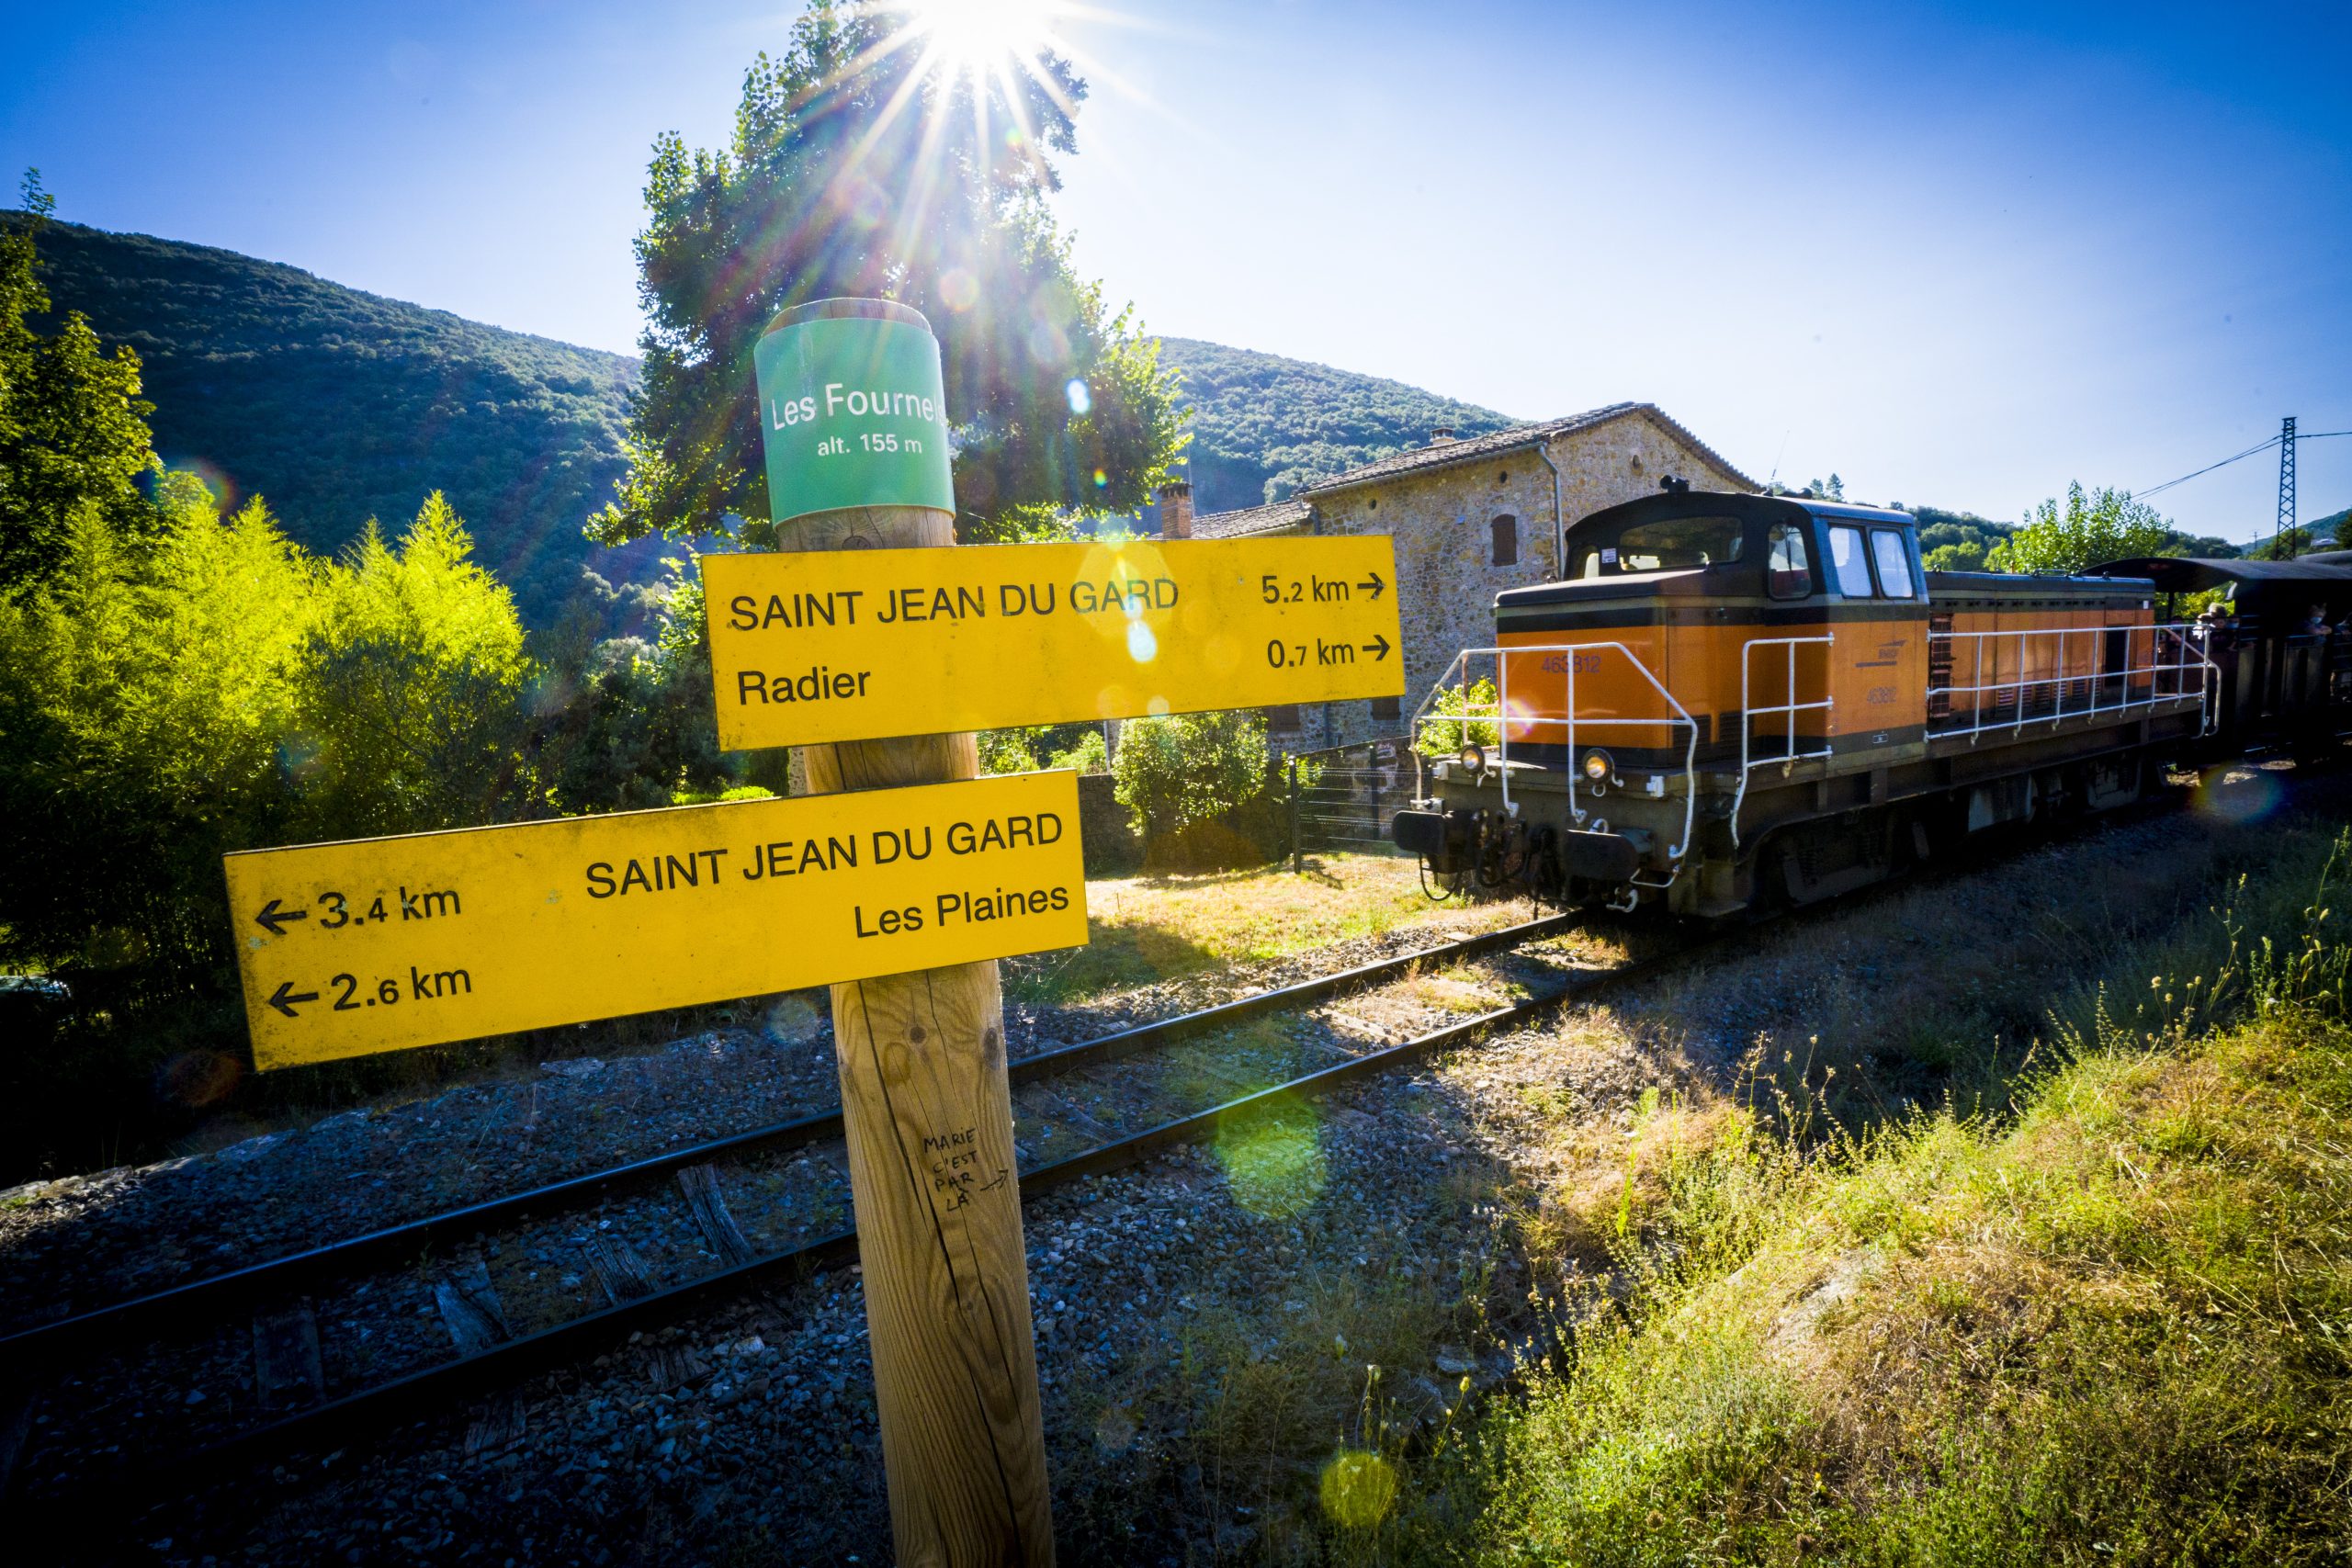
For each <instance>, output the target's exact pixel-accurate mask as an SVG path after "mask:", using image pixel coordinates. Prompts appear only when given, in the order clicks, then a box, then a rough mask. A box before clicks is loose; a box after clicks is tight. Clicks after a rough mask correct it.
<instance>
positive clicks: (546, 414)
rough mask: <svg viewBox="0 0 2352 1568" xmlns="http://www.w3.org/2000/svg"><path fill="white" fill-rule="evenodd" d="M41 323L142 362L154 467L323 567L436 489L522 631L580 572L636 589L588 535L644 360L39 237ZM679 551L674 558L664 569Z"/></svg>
mask: <svg viewBox="0 0 2352 1568" xmlns="http://www.w3.org/2000/svg"><path fill="white" fill-rule="evenodd" d="M40 261H41V275H42V280H43V282H44V283H46V284H47V286H48V288H49V291H50V295H51V304H52V306H53V309H54V311H55V313H56V314H58V315H61V316H62V314H63V312H65V311H67V310H80V311H82V312H83V313H84V314H85V315H86V316H88V317H89V319H90V322H91V324H92V325H93V326H94V327H96V329H97V331H98V333H99V334H100V336H101V337H102V338H103V339H104V340H105V341H106V342H107V344H108V345H109V346H111V345H113V344H118V343H127V344H130V346H131V347H132V348H134V349H136V350H137V351H138V353H139V356H140V359H141V362H142V367H143V372H144V377H145V383H146V396H147V398H148V400H150V401H151V402H153V404H154V405H155V412H154V415H153V420H152V421H151V423H153V428H154V433H155V447H156V450H157V452H158V453H160V454H161V455H162V457H163V458H164V461H165V462H166V463H169V464H172V465H173V466H175V467H187V468H196V469H198V471H199V472H202V473H204V474H205V475H206V477H207V478H208V479H212V480H214V481H215V483H216V486H217V485H218V483H219V482H220V481H221V480H225V481H226V482H227V484H228V485H229V486H230V487H231V497H230V499H231V500H232V502H236V501H241V500H242V499H243V497H245V496H249V495H254V494H259V495H262V496H264V497H266V499H267V500H268V502H269V505H270V509H271V510H272V511H273V512H274V513H277V517H278V518H279V520H280V522H281V523H282V525H283V526H284V527H285V530H286V532H287V533H288V535H289V536H291V537H293V538H294V539H295V540H297V541H298V542H300V543H301V544H303V545H305V546H307V547H310V548H311V549H313V550H317V551H321V552H323V553H332V552H334V551H335V550H338V549H340V548H342V547H344V546H345V545H346V544H348V543H349V542H350V541H351V540H352V539H353V538H354V537H356V536H357V534H358V533H359V530H360V527H361V525H364V524H365V523H366V522H367V521H368V518H370V517H376V518H379V519H380V520H382V521H383V523H384V524H385V525H387V526H388V527H397V526H398V525H401V524H402V523H404V522H406V521H407V520H408V519H409V518H411V517H413V516H414V515H415V514H416V510H417V507H418V505H419V504H420V503H421V502H423V501H424V497H425V496H426V495H427V494H428V493H430V492H432V491H436V490H437V491H442V492H443V493H444V494H446V495H447V498H448V502H449V504H450V506H451V507H452V508H453V509H454V510H455V511H456V512H457V513H458V514H459V515H461V516H463V517H464V518H465V519H466V521H467V524H468V525H469V527H470V528H471V530H472V532H473V536H474V538H475V541H476V544H477V558H478V559H479V560H480V561H481V564H482V565H484V566H486V567H488V568H490V569H491V570H492V571H495V572H496V573H497V574H498V576H499V579H500V580H501V581H503V582H504V583H506V584H507V585H508V586H509V587H510V588H512V589H513V590H514V592H515V599H516V602H517V604H518V605H519V606H520V608H521V609H522V612H523V615H524V617H525V619H526V621H527V622H529V623H531V624H533V625H545V624H547V623H548V622H549V621H550V620H552V619H553V618H554V616H555V615H556V614H557V612H558V611H559V610H560V608H561V606H562V605H563V604H564V602H565V601H566V600H567V599H568V598H570V597H571V595H572V594H574V593H576V592H579V591H580V590H581V588H582V575H581V569H582V565H583V564H584V565H588V566H591V567H593V568H594V570H596V571H597V572H599V573H600V574H602V575H604V576H605V577H606V578H608V579H611V580H613V581H616V582H618V581H650V579H651V578H652V577H653V576H654V575H655V574H656V573H657V572H658V571H659V570H660V562H659V557H660V555H661V553H662V551H661V549H660V548H659V547H658V544H657V543H655V542H648V543H644V544H640V545H638V546H635V547H630V548H628V549H626V550H605V549H601V548H598V547H594V546H592V545H590V544H588V543H587V542H586V541H585V540H584V539H582V536H581V532H580V529H581V524H582V521H583V520H584V519H585V518H586V517H587V515H588V513H590V512H591V511H592V510H593V509H594V508H595V507H597V506H600V505H602V504H603V503H604V502H606V501H607V500H609V499H610V498H611V496H612V491H613V480H614V479H615V478H616V476H617V475H618V474H619V473H620V472H621V468H622V462H621V456H620V433H621V413H622V401H623V399H624V398H625V397H626V396H627V394H628V389H629V388H630V387H632V386H633V385H635V382H636V378H637V362H636V361H635V360H633V359H628V358H624V357H622V356H621V355H614V354H604V353H600V352H598V351H597V350H594V349H588V348H577V347H574V346H572V345H571V344H563V343H556V342H554V341H552V340H550V339H548V338H540V337H531V336H529V335H527V334H525V333H513V332H507V331H504V330H503V329H501V328H498V327H492V326H484V325H482V324H481V322H478V321H467V320H465V319H463V318H462V317H458V316H453V315H451V314H449V313H448V312H447V311H446V310H425V309H424V308H423V307H421V306H417V305H409V304H404V303H402V302H401V301H400V300H397V299H383V298H381V297H380V296H378V295H374V294H366V293H362V292H360V291H359V290H357V289H354V288H344V287H342V286H341V285H339V284H334V283H330V282H328V281H326V280H325V279H323V278H320V277H314V276H311V274H309V273H307V272H303V271H301V270H300V269H298V268H295V267H290V266H282V265H277V263H274V262H266V261H259V260H256V259H254V257H252V256H246V255H240V254H237V253H236V252H234V251H222V250H214V249H211V248H210V247H209V246H203V245H189V244H182V243H177V242H175V241H170V240H158V239H153V238H151V237H149V236H147V235H143V234H113V233H108V232H106V231H103V230H97V229H87V228H83V227H81V226H80V225H77V224H72V223H62V222H52V223H51V225H50V226H49V229H48V231H46V232H45V233H44V234H43V235H42V236H41V240H40ZM673 553H674V552H673Z"/></svg>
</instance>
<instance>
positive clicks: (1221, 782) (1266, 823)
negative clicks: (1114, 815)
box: [1111, 711, 1282, 869]
mask: <svg viewBox="0 0 2352 1568" xmlns="http://www.w3.org/2000/svg"><path fill="white" fill-rule="evenodd" d="M1111 772H1112V776H1113V777H1114V778H1115V779H1116V780H1117V781H1118V783H1117V786H1116V793H1117V795H1118V800H1119V804H1120V805H1122V806H1124V807H1126V808H1127V813H1128V815H1129V817H1130V818H1133V819H1134V822H1135V829H1136V833H1137V835H1139V836H1140V837H1141V838H1142V840H1143V841H1144V857H1145V860H1146V862H1147V863H1149V864H1153V865H1163V866H1171V867H1175V866H1182V867H1188V868H1194V869H1205V868H1207V867H1211V866H1223V865H1243V864H1249V863H1252V862H1255V861H1262V860H1269V859H1272V857H1273V855H1274V853H1275V852H1276V849H1277V845H1278V843H1279V841H1280V834H1279V831H1278V827H1277V824H1278V821H1279V818H1280V812H1281V807H1282V795H1281V793H1280V791H1279V790H1278V789H1277V788H1276V787H1275V785H1274V777H1273V773H1272V768H1271V765H1270V762H1269V759H1268V754H1267V750H1266V723H1265V720H1264V719H1262V718H1261V717H1260V716H1258V715H1257V714H1255V713H1251V712H1246V711H1237V712H1226V713H1199V714H1179V715H1174V716H1169V717H1165V718H1144V719H1137V720H1136V721H1135V722H1133V723H1131V724H1129V725H1128V726H1127V727H1126V728H1125V731H1124V732H1123V733H1122V734H1121V736H1120V738H1119V756H1118V761H1116V762H1115V763H1114V765H1113V767H1112V770H1111Z"/></svg>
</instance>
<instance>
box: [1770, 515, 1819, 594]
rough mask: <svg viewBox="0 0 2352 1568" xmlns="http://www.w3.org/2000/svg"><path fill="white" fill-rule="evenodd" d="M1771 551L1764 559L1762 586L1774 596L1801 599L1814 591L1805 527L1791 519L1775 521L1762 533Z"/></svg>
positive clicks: (1811, 564)
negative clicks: (1788, 521)
mask: <svg viewBox="0 0 2352 1568" xmlns="http://www.w3.org/2000/svg"><path fill="white" fill-rule="evenodd" d="M1764 542H1765V544H1766V546H1767V547H1769V549H1770V554H1769V556H1768V557H1767V558H1766V561H1765V580H1764V581H1765V586H1766V587H1767V588H1769V589H1770V591H1771V594H1772V597H1773V598H1775V599H1802V598H1804V596H1805V595H1807V594H1808V593H1811V592H1813V563H1812V561H1811V560H1809V559H1808V558H1806V552H1805V547H1804V529H1803V528H1800V527H1798V526H1796V525H1794V524H1790V523H1775V524H1773V525H1772V528H1771V531H1770V533H1768V534H1766V535H1765V536H1764Z"/></svg>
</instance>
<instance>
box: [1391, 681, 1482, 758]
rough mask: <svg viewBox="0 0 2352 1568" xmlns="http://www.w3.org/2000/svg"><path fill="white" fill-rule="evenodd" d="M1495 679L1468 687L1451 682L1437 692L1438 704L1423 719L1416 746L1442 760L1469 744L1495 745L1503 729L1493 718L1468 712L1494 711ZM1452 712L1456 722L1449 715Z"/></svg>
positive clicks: (1425, 755)
mask: <svg viewBox="0 0 2352 1568" xmlns="http://www.w3.org/2000/svg"><path fill="white" fill-rule="evenodd" d="M1498 700H1499V699H1498V696H1497V694H1496V692H1495V683H1494V682H1492V681H1474V682H1471V683H1470V684H1469V686H1468V687H1467V688H1464V687H1462V686H1448V687H1446V688H1445V689H1444V690H1443V691H1441V692H1440V693H1438V694H1437V706H1436V707H1435V708H1434V709H1432V710H1431V711H1430V716H1429V717H1427V718H1426V719H1423V720H1422V721H1421V733H1420V735H1419V738H1418V739H1415V741H1414V743H1413V749H1414V750H1417V751H1419V753H1420V754H1421V755H1422V756H1424V757H1430V758H1434V759H1440V760H1442V759H1444V758H1448V757H1453V756H1456V755H1458V754H1459V753H1460V752H1461V750H1462V748H1463V747H1464V746H1465V745H1469V744H1472V743H1476V744H1477V745H1480V746H1493V745H1495V744H1497V743H1498V742H1499V741H1500V740H1501V739H1502V731H1501V729H1500V728H1498V726H1497V724H1496V723H1495V721H1494V720H1493V719H1491V718H1469V719H1465V718H1464V717H1463V715H1464V714H1467V713H1492V712H1494V711H1495V705H1496V703H1497V702H1498ZM1448 716H1452V718H1453V722H1452V723H1448V722H1447V717H1448Z"/></svg>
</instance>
